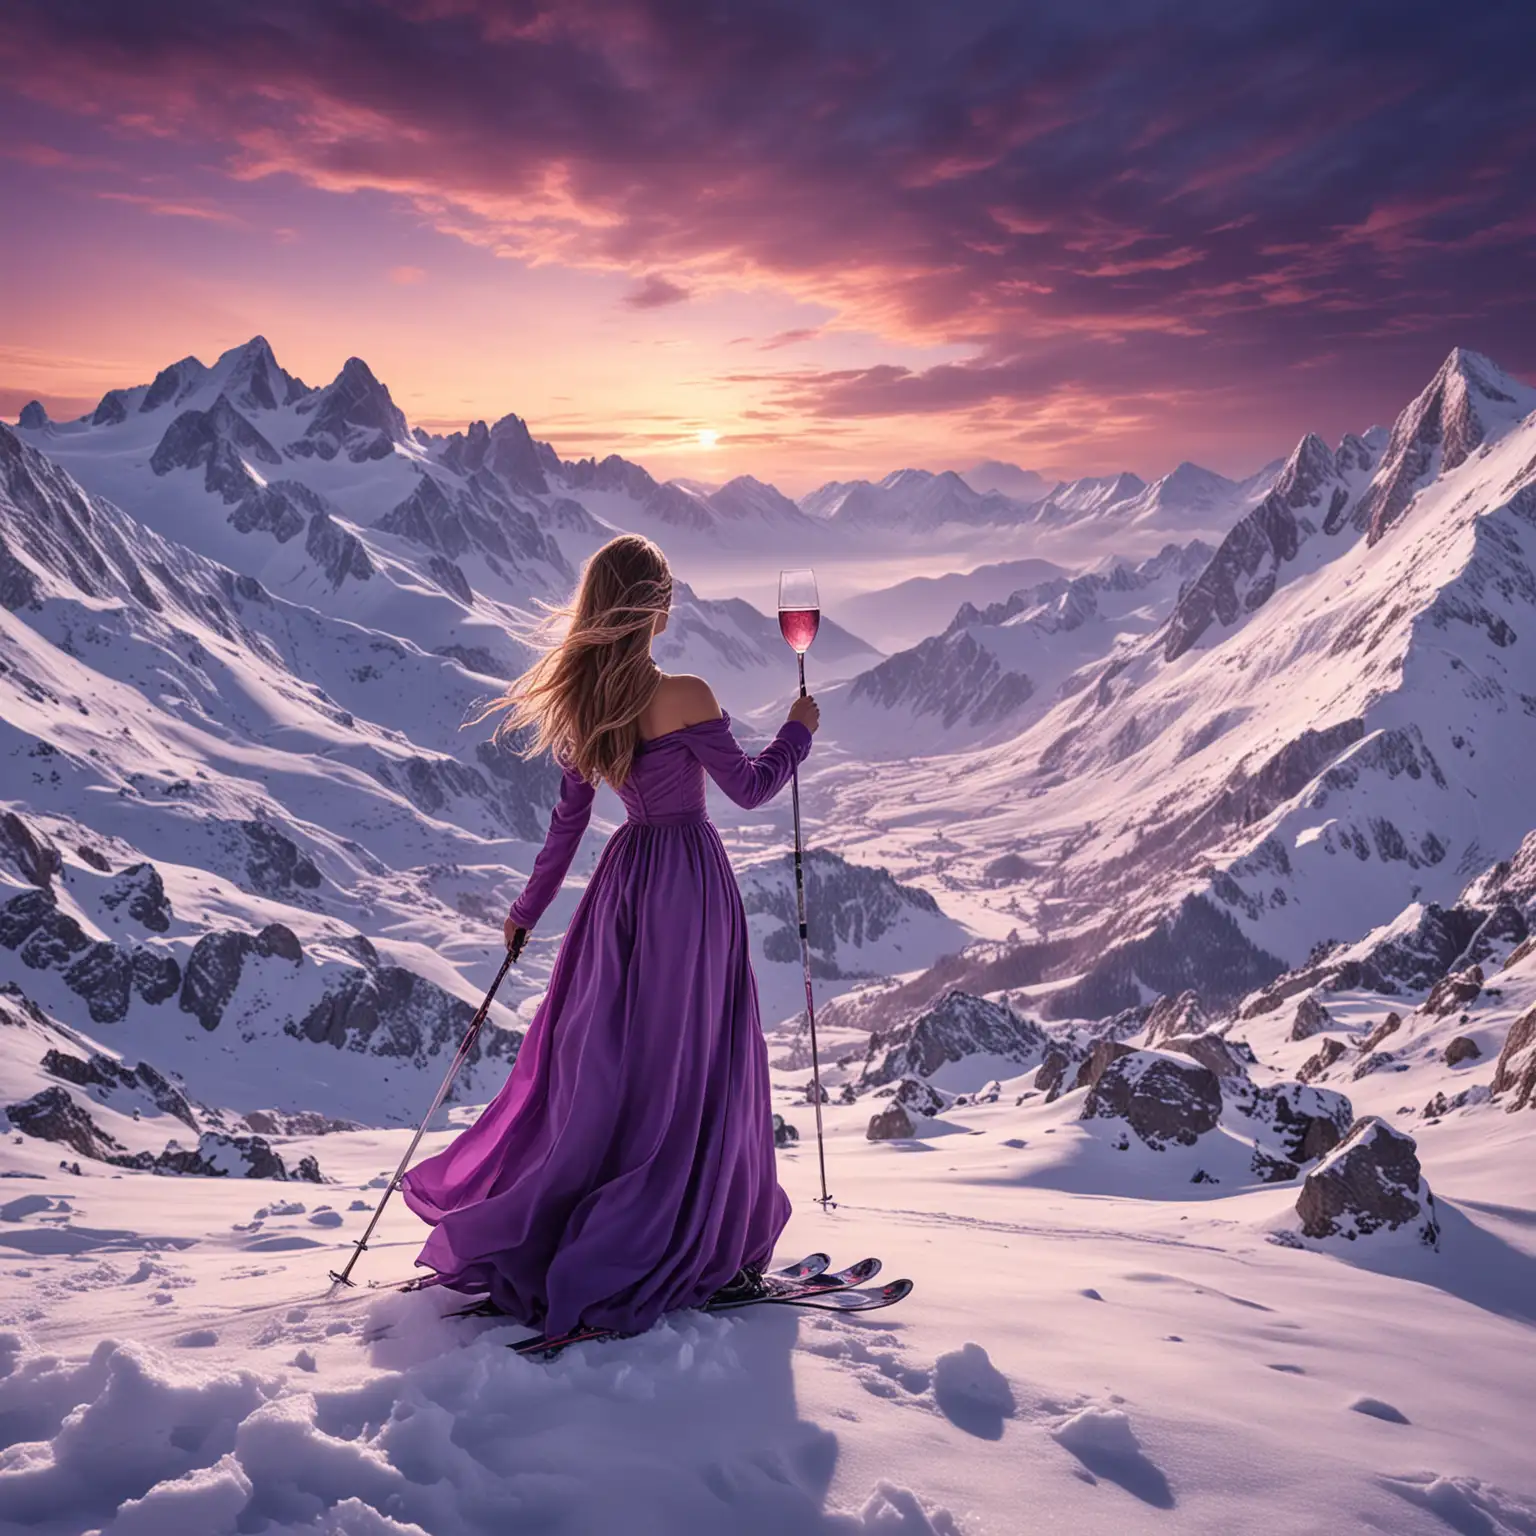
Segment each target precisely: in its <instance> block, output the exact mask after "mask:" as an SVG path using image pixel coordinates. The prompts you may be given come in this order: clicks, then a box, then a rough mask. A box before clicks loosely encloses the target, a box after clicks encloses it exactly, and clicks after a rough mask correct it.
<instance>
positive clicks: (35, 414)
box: [16, 400, 48, 432]
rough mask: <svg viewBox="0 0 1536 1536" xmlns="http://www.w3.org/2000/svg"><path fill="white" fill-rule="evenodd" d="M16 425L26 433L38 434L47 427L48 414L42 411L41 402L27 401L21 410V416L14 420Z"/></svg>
mask: <svg viewBox="0 0 1536 1536" xmlns="http://www.w3.org/2000/svg"><path fill="white" fill-rule="evenodd" d="M16 425H17V426H18V427H22V428H24V429H25V430H26V431H28V432H40V431H42V429H43V428H44V427H46V426H47V425H48V412H47V411H46V410H44V409H43V402H42V401H41V400H29V401H27V403H26V404H25V405H24V406H22V408H21V415H20V416H18V417H17V418H16Z"/></svg>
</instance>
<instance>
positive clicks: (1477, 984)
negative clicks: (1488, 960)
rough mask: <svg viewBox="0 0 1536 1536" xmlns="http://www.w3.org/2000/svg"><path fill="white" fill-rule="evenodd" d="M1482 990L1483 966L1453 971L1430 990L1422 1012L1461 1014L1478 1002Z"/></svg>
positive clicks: (1470, 966) (1471, 966) (1472, 966)
mask: <svg viewBox="0 0 1536 1536" xmlns="http://www.w3.org/2000/svg"><path fill="white" fill-rule="evenodd" d="M1482 990H1483V968H1482V966H1480V965H1469V966H1468V967H1467V968H1466V969H1465V970H1464V971H1452V972H1451V974H1450V975H1449V976H1444V977H1442V978H1441V979H1440V980H1439V981H1437V982H1436V983H1435V984H1434V986H1433V987H1431V988H1430V993H1429V996H1428V997H1426V998H1425V999H1424V1005H1423V1007H1422V1008H1421V1009H1420V1012H1421V1013H1433V1014H1437V1015H1442V1016H1443V1015H1445V1014H1448V1013H1460V1012H1461V1011H1462V1009H1464V1008H1470V1007H1471V1006H1472V1004H1473V1003H1475V1002H1476V1001H1477V1000H1478V998H1479V997H1480V996H1481V995H1482Z"/></svg>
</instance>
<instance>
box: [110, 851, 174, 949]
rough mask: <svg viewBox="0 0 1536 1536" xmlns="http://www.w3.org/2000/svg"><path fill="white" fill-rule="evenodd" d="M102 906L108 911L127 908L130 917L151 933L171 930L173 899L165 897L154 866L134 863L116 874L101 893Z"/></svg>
mask: <svg viewBox="0 0 1536 1536" xmlns="http://www.w3.org/2000/svg"><path fill="white" fill-rule="evenodd" d="M101 904H102V905H103V906H104V907H106V908H107V909H108V910H109V911H116V910H117V909H118V908H119V907H121V906H124V905H126V906H127V908H128V916H129V917H131V918H132V919H133V920H134V922H136V923H139V924H142V926H144V927H145V928H148V929H149V930H150V932H151V933H166V932H168V931H169V930H170V926H171V917H172V915H173V914H172V912H171V903H170V898H169V897H167V895H166V894H165V882H164V881H163V880H162V879H161V878H160V871H159V870H158V869H156V868H155V866H154V865H153V864H135V865H133V866H132V867H131V868H129V869H125V870H122V871H120V872H119V873H118V874H116V875H114V876H113V877H112V879H111V880H110V881H108V883H107V888H106V890H104V891H103V892H102V893H101Z"/></svg>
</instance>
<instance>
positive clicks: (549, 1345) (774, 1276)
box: [455, 1253, 837, 1360]
mask: <svg viewBox="0 0 1536 1536" xmlns="http://www.w3.org/2000/svg"><path fill="white" fill-rule="evenodd" d="M831 1262H832V1259H831V1257H830V1255H828V1254H825V1253H809V1254H807V1255H806V1256H805V1257H804V1258H803V1259H801V1260H800V1261H799V1262H798V1263H797V1264H787V1265H785V1266H784V1268H783V1269H776V1270H774V1271H773V1272H772V1273H771V1274H768V1275H765V1276H764V1277H763V1278H764V1279H765V1280H767V1281H768V1282H769V1284H770V1285H775V1284H777V1285H782V1286H785V1287H800V1286H804V1285H807V1284H808V1283H810V1282H811V1281H814V1280H816V1279H817V1278H818V1277H821V1276H823V1275H825V1272H826V1268H827V1265H829V1264H830V1263H831ZM827 1281H828V1284H831V1285H835V1284H836V1283H837V1282H836V1281H835V1279H833V1278H832V1277H827ZM482 1306H483V1303H477V1304H476V1305H475V1306H473V1307H471V1308H469V1309H468V1310H467V1311H465V1312H461V1313H457V1314H455V1315H456V1316H459V1317H469V1316H485V1315H486V1314H485V1313H484V1312H482V1311H481V1307H482ZM491 1315H494V1314H491ZM622 1337H623V1335H622V1334H620V1333H617V1332H615V1331H614V1330H613V1329H612V1328H587V1327H581V1328H573V1329H571V1330H570V1331H569V1332H568V1333H563V1334H559V1335H557V1336H556V1337H553V1338H551V1337H550V1335H548V1334H545V1333H539V1334H535V1335H534V1336H533V1337H532V1338H531V1339H519V1340H518V1342H517V1343H516V1344H509V1345H508V1346H507V1348H508V1349H510V1350H511V1351H512V1352H513V1353H514V1354H518V1355H537V1356H539V1357H540V1358H541V1359H544V1360H553V1359H554V1358H555V1356H556V1355H557V1354H559V1353H560V1351H561V1350H562V1349H565V1348H567V1347H568V1346H569V1345H571V1344H588V1343H591V1342H592V1341H593V1340H594V1339H617V1338H622Z"/></svg>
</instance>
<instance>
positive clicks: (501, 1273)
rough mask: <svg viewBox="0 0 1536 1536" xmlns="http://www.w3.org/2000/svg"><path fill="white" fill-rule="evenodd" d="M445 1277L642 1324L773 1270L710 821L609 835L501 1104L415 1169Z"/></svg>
mask: <svg viewBox="0 0 1536 1536" xmlns="http://www.w3.org/2000/svg"><path fill="white" fill-rule="evenodd" d="M402 1194H403V1196H404V1199H405V1201H406V1203H407V1204H408V1205H409V1206H410V1207H411V1209H412V1210H413V1211H415V1212H416V1214H417V1215H418V1216H421V1217H422V1218H423V1219H424V1220H426V1221H428V1222H430V1223H432V1224H433V1228H434V1230H433V1232H432V1234H431V1236H430V1237H429V1238H428V1239H427V1242H426V1245H425V1246H424V1247H423V1248H422V1250H421V1255H420V1257H419V1258H418V1260H417V1262H418V1263H419V1264H423V1265H425V1266H427V1267H428V1268H430V1269H433V1270H435V1271H436V1272H437V1274H438V1276H439V1277H440V1279H441V1280H442V1282H443V1283H444V1284H446V1285H449V1286H451V1287H452V1288H453V1289H455V1290H459V1291H465V1292H468V1293H470V1294H472V1295H483V1294H489V1296H490V1297H491V1299H492V1300H493V1301H494V1302H495V1303H496V1304H497V1306H499V1307H500V1308H501V1309H502V1310H503V1311H505V1312H507V1313H508V1314H510V1315H511V1316H513V1317H515V1318H517V1319H519V1320H520V1321H522V1322H524V1323H527V1324H529V1325H531V1326H534V1327H539V1328H544V1329H547V1330H549V1331H550V1332H560V1331H564V1330H566V1329H568V1328H572V1327H575V1326H576V1325H577V1324H578V1323H584V1324H588V1325H591V1326H594V1327H607V1328H615V1329H618V1330H619V1331H621V1332H625V1333H630V1332H638V1331H640V1330H643V1329H645V1328H648V1327H650V1325H651V1324H652V1323H654V1322H655V1321H656V1319H657V1318H658V1317H660V1316H661V1314H662V1313H664V1312H668V1311H671V1310H673V1309H674V1308H678V1307H689V1306H697V1305H699V1304H700V1303H702V1302H704V1301H706V1300H707V1299H708V1298H709V1296H710V1295H711V1294H712V1293H713V1292H714V1291H716V1290H718V1289H719V1288H720V1287H721V1286H722V1285H724V1284H725V1283H726V1282H727V1281H728V1280H730V1279H731V1278H732V1277H733V1276H734V1275H735V1273H736V1272H737V1270H738V1269H740V1268H741V1266H742V1265H743V1264H754V1265H758V1266H763V1265H765V1264H766V1263H767V1261H768V1259H769V1257H770V1256H771V1254H772V1252H773V1248H774V1244H775V1243H776V1242H777V1241H778V1237H779V1234H780V1233H781V1232H782V1231H783V1228H784V1224H785V1222H786V1221H787V1220H788V1219H789V1210H790V1206H789V1198H788V1196H787V1195H786V1194H785V1193H784V1191H783V1190H782V1189H780V1188H779V1185H778V1179H777V1173H776V1168H775V1162H774V1146H773V1126H772V1114H771V1111H770V1105H769V1085H768V1050H767V1043H766V1041H765V1040H764V1038H763V1032H762V1025H761V1021H760V1017H759V1013H758V1000H757V983H756V980H755V978H754V977H753V974H752V963H751V958H750V954H749V951H748V945H747V921H746V913H745V912H744V910H743V908H742V903H741V893H740V891H739V889H738V888H737V885H736V879H735V876H734V874H733V873H732V870H731V865H730V860H729V858H728V857H727V855H726V851H725V847H724V845H723V844H722V843H721V841H720V836H719V833H718V832H717V831H716V830H715V828H714V825H713V824H712V823H711V822H709V821H708V820H706V819H704V818H702V817H700V818H698V819H696V820H689V821H684V822H678V823H671V824H666V823H661V824H657V823H640V822H633V821H631V822H625V823H624V824H623V825H622V826H621V827H620V828H619V829H618V831H616V832H615V833H614V835H613V837H612V838H611V839H610V840H609V842H608V845H607V847H606V848H605V849H604V850H603V853H602V856H601V858H600V859H599V860H598V864H597V868H596V870H595V871H594V872H593V875H592V878H591V880H590V881H589V883H588V885H587V889H586V891H585V892H584V894H583V895H582V898H581V901H580V902H579V903H578V905H577V908H576V913H575V916H574V917H573V918H572V919H571V924H570V928H569V929H568V931H567V932H566V935H565V939H564V941H563V943H562V944H561V946H560V953H559V955H558V957H557V958H556V961H555V965H554V969H553V971H552V972H551V974H550V980H549V991H548V993H547V994H546V995H545V997H544V1000H543V1001H542V1002H541V1003H540V1005H539V1008H538V1011H537V1012H536V1013H535V1015H534V1018H533V1023H532V1025H531V1026H530V1028H529V1030H528V1033H527V1036H526V1038H525V1039H524V1041H523V1044H522V1048H521V1049H520V1051H519V1052H518V1056H517V1060H516V1062H515V1063H514V1065H513V1068H512V1071H511V1074H510V1076H509V1077H508V1078H507V1081H506V1083H505V1084H504V1085H503V1087H502V1089H501V1092H500V1093H498V1094H497V1096H496V1098H495V1099H494V1100H493V1101H492V1102H491V1103H490V1104H489V1105H487V1106H486V1109H485V1111H484V1112H483V1113H482V1114H481V1116H480V1118H479V1119H478V1120H477V1121H476V1122H475V1124H474V1125H473V1126H471V1127H470V1128H469V1129H468V1130H466V1131H465V1132H464V1133H463V1134H462V1135H460V1136H459V1137H458V1138H457V1140H455V1141H454V1142H453V1143H452V1144H451V1145H450V1146H448V1147H447V1148H446V1149H445V1150H444V1151H442V1152H440V1153H438V1154H437V1155H436V1156H435V1157H431V1158H428V1159H426V1160H425V1161H424V1162H422V1163H420V1164H418V1165H417V1167H415V1168H414V1169H412V1170H411V1172H410V1173H409V1174H408V1175H407V1176H406V1178H405V1181H404V1183H403V1185H402Z"/></svg>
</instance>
